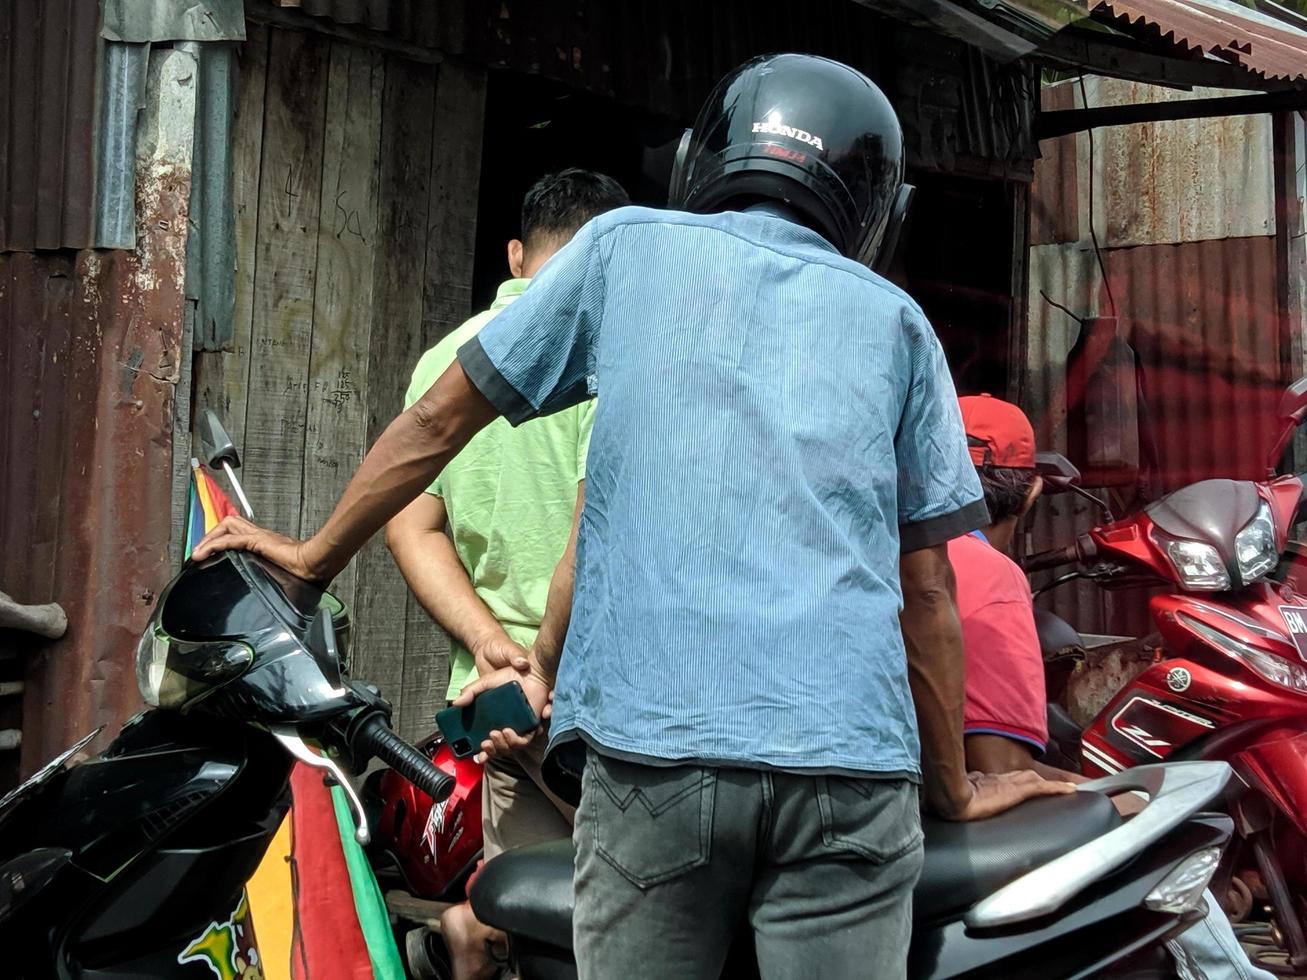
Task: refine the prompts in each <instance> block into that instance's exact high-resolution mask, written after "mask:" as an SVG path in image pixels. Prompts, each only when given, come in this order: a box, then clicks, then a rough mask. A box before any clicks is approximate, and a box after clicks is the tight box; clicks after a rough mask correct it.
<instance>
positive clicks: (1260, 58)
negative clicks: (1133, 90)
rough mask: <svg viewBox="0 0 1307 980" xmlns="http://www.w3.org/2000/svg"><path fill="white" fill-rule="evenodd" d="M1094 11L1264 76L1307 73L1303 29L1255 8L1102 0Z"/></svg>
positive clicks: (1291, 77)
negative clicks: (1261, 12) (1259, 11)
mask: <svg viewBox="0 0 1307 980" xmlns="http://www.w3.org/2000/svg"><path fill="white" fill-rule="evenodd" d="M1092 12H1093V14H1094V16H1095V17H1096V18H1097V19H1100V20H1104V21H1106V22H1108V23H1110V24H1111V25H1112V26H1113V27H1115V28H1116V29H1117V30H1119V31H1121V32H1122V33H1125V34H1129V35H1131V36H1133V37H1136V38H1139V39H1141V40H1144V41H1148V42H1162V43H1164V44H1167V45H1168V46H1171V47H1173V48H1174V49H1175V50H1176V51H1177V52H1179V53H1180V54H1182V55H1186V56H1189V57H1193V58H1203V57H1204V56H1209V55H1210V56H1212V57H1215V58H1219V59H1220V60H1222V61H1226V62H1229V63H1230V64H1234V65H1239V66H1240V67H1242V68H1244V69H1245V70H1247V71H1248V72H1249V73H1251V74H1253V75H1255V76H1258V77H1260V78H1263V79H1266V80H1267V81H1276V80H1280V81H1295V80H1302V79H1307V33H1305V32H1303V31H1300V30H1298V29H1297V28H1295V27H1293V26H1291V25H1289V24H1288V23H1286V22H1284V21H1281V20H1276V19H1274V18H1271V17H1269V16H1267V15H1265V14H1260V13H1258V12H1257V11H1255V10H1250V9H1246V8H1240V7H1236V6H1235V5H1234V4H1226V3H1220V4H1218V3H1213V2H1210V0H1209V2H1203V0H1101V2H1099V3H1097V4H1096V5H1094V6H1093V8H1092Z"/></svg>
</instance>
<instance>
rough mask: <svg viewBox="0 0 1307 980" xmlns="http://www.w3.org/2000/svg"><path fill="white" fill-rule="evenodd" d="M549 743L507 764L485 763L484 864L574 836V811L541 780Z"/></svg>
mask: <svg viewBox="0 0 1307 980" xmlns="http://www.w3.org/2000/svg"><path fill="white" fill-rule="evenodd" d="M547 744H548V740H547V739H546V738H545V737H544V736H543V735H541V736H539V737H538V738H536V739H535V740H534V741H532V743H531V744H530V745H529V746H527V748H525V749H523V750H522V751H520V752H518V753H516V754H514V755H513V756H512V757H511V758H509V759H496V760H491V761H490V762H487V763H486V770H485V782H484V783H483V785H482V793H481V833H482V836H483V838H484V840H485V860H487V861H489V860H490V859H491V858H492V857H495V856H496V855H498V854H502V853H504V852H505V851H511V850H513V849H515V848H518V847H526V846H527V845H528V844H540V843H544V842H545V841H551V840H558V839H559V838H562V837H571V836H572V821H573V819H574V818H575V815H576V811H575V810H574V809H573V808H572V807H570V806H568V805H567V804H566V803H564V802H563V801H562V800H560V799H559V798H558V797H557V796H555V795H554V794H553V793H551V792H549V790H547V789H546V788H545V784H544V781H543V780H542V779H541V777H540V764H541V763H542V762H543V761H544V757H545V747H546V745H547Z"/></svg>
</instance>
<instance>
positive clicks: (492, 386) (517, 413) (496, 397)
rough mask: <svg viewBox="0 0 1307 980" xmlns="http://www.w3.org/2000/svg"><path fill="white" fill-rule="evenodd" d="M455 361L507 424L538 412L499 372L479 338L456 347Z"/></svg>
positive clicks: (520, 422) (529, 417) (521, 421)
mask: <svg viewBox="0 0 1307 980" xmlns="http://www.w3.org/2000/svg"><path fill="white" fill-rule="evenodd" d="M458 363H459V364H460V365H461V366H462V368H463V373H464V374H466V375H467V377H468V380H469V381H471V382H472V384H473V385H474V386H475V387H476V389H477V391H479V392H481V394H483V395H485V396H486V400H487V401H488V402H490V404H491V405H493V406H494V407H495V409H496V410H497V411H498V412H499V414H500V415H502V416H504V418H506V419H508V421H509V423H510V424H512V425H521V424H522V423H523V422H525V421H527V420H528V419H533V418H535V417H536V415H537V414H539V413H537V412H536V410H535V406H534V405H532V404H531V403H530V402H529V401H527V399H526V398H524V397H522V393H521V392H520V391H518V390H517V389H516V388H514V387H513V386H512V385H511V384H509V383H508V381H507V380H506V379H505V378H504V376H503V375H502V374H500V373H499V368H497V367H495V365H494V362H493V361H491V360H490V357H489V355H488V354H486V351H485V348H484V347H482V346H481V338H479V337H473V338H472V339H471V340H469V341H468V342H467V343H466V344H464V345H463V346H462V347H460V348H459V349H458Z"/></svg>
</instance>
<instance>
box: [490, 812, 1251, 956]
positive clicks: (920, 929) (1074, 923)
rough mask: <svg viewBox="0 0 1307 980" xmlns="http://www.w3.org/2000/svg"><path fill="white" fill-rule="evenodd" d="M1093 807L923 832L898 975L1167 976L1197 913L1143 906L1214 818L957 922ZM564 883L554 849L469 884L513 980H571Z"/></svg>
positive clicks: (1087, 828) (1099, 816) (530, 853)
mask: <svg viewBox="0 0 1307 980" xmlns="http://www.w3.org/2000/svg"><path fill="white" fill-rule="evenodd" d="M1104 808H1106V809H1108V810H1110V809H1111V807H1110V804H1109V803H1108V802H1107V800H1106V799H1105V798H1101V797H1099V798H1097V799H1093V798H1090V797H1087V796H1086V795H1085V794H1077V795H1076V796H1074V797H1054V798H1049V799H1045V800H1036V801H1032V802H1030V803H1027V804H1025V805H1023V806H1022V807H1021V808H1019V809H1018V810H1016V811H1010V812H1009V813H1007V814H1004V815H1002V816H999V817H996V818H992V819H991V820H988V821H983V822H982V823H981V824H972V825H959V824H941V823H938V822H932V821H927V827H926V852H927V853H926V868H925V870H924V871H923V875H922V882H921V884H920V885H919V886H918V889H917V891H916V893H915V895H914V906H915V908H914V916H915V919H916V925H915V928H914V930H913V940H912V946H911V949H910V952H909V958H908V967H909V968H908V975H909V976H910V977H912V978H914V980H944V978H955V977H972V978H994V980H998V978H1002V980H1022V978H1029V980H1048V978H1051V977H1057V978H1059V980H1062V978H1080V977H1093V976H1098V975H1101V974H1103V972H1104V971H1106V970H1109V969H1111V970H1112V971H1113V972H1112V973H1111V975H1114V976H1121V975H1128V976H1130V977H1132V978H1141V980H1142V978H1154V977H1156V978H1159V980H1160V978H1162V977H1173V976H1174V975H1175V969H1174V966H1173V964H1172V963H1171V962H1170V960H1169V957H1167V956H1166V954H1165V953H1164V951H1163V949H1162V943H1163V942H1164V941H1165V940H1167V939H1169V938H1171V937H1173V936H1174V935H1177V934H1179V933H1180V932H1182V931H1183V930H1184V929H1186V928H1188V927H1189V926H1190V925H1192V924H1193V923H1194V922H1196V921H1197V920H1198V919H1199V918H1200V917H1201V912H1198V911H1189V912H1185V913H1182V914H1169V913H1162V912H1154V911H1150V910H1148V909H1146V908H1145V907H1144V906H1143V900H1144V898H1145V896H1147V895H1148V894H1149V893H1150V892H1151V891H1152V890H1153V888H1154V887H1155V886H1156V885H1157V884H1158V883H1159V882H1161V881H1162V880H1163V879H1164V878H1166V877H1167V875H1168V874H1169V873H1170V872H1171V871H1172V870H1173V869H1174V868H1175V867H1176V866H1177V865H1178V864H1179V863H1180V862H1181V861H1183V860H1184V859H1185V858H1187V857H1188V856H1190V855H1192V854H1193V853H1194V852H1195V851H1200V850H1203V849H1206V848H1209V847H1215V848H1219V847H1221V846H1223V845H1224V844H1225V842H1226V841H1227V840H1228V839H1229V836H1230V833H1231V830H1232V825H1231V822H1230V820H1229V818H1228V817H1225V816H1222V815H1200V816H1195V817H1192V818H1190V819H1189V820H1187V821H1185V822H1184V823H1183V824H1182V825H1181V826H1180V827H1178V828H1177V829H1176V830H1174V831H1173V832H1171V833H1170V834H1169V835H1167V836H1166V837H1165V838H1163V839H1162V840H1161V841H1159V842H1157V844H1155V845H1154V846H1152V847H1151V848H1149V849H1148V850H1146V851H1145V852H1144V853H1142V854H1140V855H1139V856H1138V857H1136V858H1135V859H1134V860H1133V861H1131V862H1130V863H1129V864H1127V865H1126V866H1124V867H1122V868H1120V869H1118V870H1117V871H1116V872H1114V873H1112V874H1109V875H1107V876H1106V877H1104V878H1102V879H1101V880H1100V881H1098V882H1096V883H1095V884H1094V885H1092V886H1091V887H1089V888H1087V889H1086V890H1085V891H1083V892H1082V893H1080V894H1079V895H1077V896H1076V897H1075V898H1074V899H1073V900H1072V901H1070V902H1068V903H1067V904H1066V905H1064V906H1062V907H1061V908H1059V909H1058V910H1057V912H1056V913H1055V914H1052V915H1048V916H1046V917H1044V918H1043V919H1035V920H1030V921H1026V922H1022V923H1020V924H1019V925H1015V926H1009V927H1006V928H1003V929H988V930H977V929H972V928H969V927H968V926H967V925H966V924H965V922H964V918H965V916H966V915H967V913H968V912H969V911H970V907H971V903H972V902H973V901H974V900H976V898H978V897H982V896H984V895H985V894H988V893H989V892H990V891H991V890H992V889H993V888H996V887H999V886H1001V885H1003V884H1006V883H1007V882H1010V881H1012V880H1014V879H1015V878H1018V877H1020V876H1021V874H1023V873H1025V872H1026V871H1027V870H1029V869H1031V868H1033V867H1036V866H1038V865H1040V864H1042V863H1043V862H1044V861H1045V860H1047V859H1048V857H1049V856H1050V855H1051V854H1055V853H1058V851H1059V850H1061V851H1063V852H1064V851H1066V850H1069V849H1070V848H1069V846H1063V847H1060V848H1059V845H1058V840H1057V837H1058V831H1059V829H1060V831H1061V833H1062V834H1064V835H1067V836H1068V837H1069V838H1070V840H1071V841H1073V842H1074V843H1082V842H1086V841H1090V840H1093V839H1094V838H1095V837H1096V836H1097V834H1099V833H1102V832H1105V830H1106V829H1107V828H1108V827H1109V826H1111V825H1113V823H1115V822H1116V821H1114V820H1112V819H1111V818H1106V819H1105V814H1104V812H1103V811H1104ZM1112 812H1113V813H1114V811H1112ZM1022 830H1025V831H1026V833H1025V834H1024V835H1023V834H1022V833H1021V831H1022ZM932 838H933V840H934V845H933V846H932ZM571 874H572V848H571V842H570V841H566V840H564V841H558V842H551V843H549V844H540V845H535V846H533V847H528V848H522V849H520V850H516V851H512V852H509V853H508V854H505V855H501V856H500V857H498V858H496V859H495V860H494V861H493V862H490V863H489V864H487V865H486V867H485V869H484V870H483V871H482V873H481V875H480V876H479V877H478V879H477V881H476V882H475V884H474V885H473V888H472V894H471V896H470V897H471V900H472V907H473V909H474V910H475V911H476V913H477V917H478V918H479V919H481V921H483V922H486V923H487V924H489V925H493V926H496V927H497V928H500V929H503V930H504V931H506V932H507V933H508V934H509V942H510V946H511V949H512V954H513V962H514V965H515V967H516V968H517V971H518V973H517V975H518V976H520V977H522V978H523V980H575V978H576V975H577V973H576V963H575V959H574V958H573V951H572V941H571V934H570V933H571V911H572V906H571V902H572V895H571V887H570V886H571ZM751 939H752V937H751V936H750V934H749V932H748V928H747V924H745V923H741V930H740V933H739V934H738V935H737V940H736V942H735V944H734V946H733V948H732V949H731V951H730V953H729V956H728V959H727V962H726V965H725V967H724V969H723V971H722V977H723V978H729V980H756V978H757V977H758V976H759V973H758V965H757V962H756V960H755V959H754V957H753V944H752V941H751Z"/></svg>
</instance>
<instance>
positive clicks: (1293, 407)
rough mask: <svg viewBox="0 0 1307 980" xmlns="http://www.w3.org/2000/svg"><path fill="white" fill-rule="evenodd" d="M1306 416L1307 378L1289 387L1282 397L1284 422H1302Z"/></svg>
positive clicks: (1281, 405) (1281, 413)
mask: <svg viewBox="0 0 1307 980" xmlns="http://www.w3.org/2000/svg"><path fill="white" fill-rule="evenodd" d="M1304 415H1307V377H1303V378H1299V379H1298V380H1297V381H1295V382H1294V383H1293V384H1291V385H1289V387H1287V388H1285V389H1284V394H1283V395H1281V396H1280V418H1281V419H1282V420H1283V421H1285V422H1301V421H1302V420H1303V416H1304Z"/></svg>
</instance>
